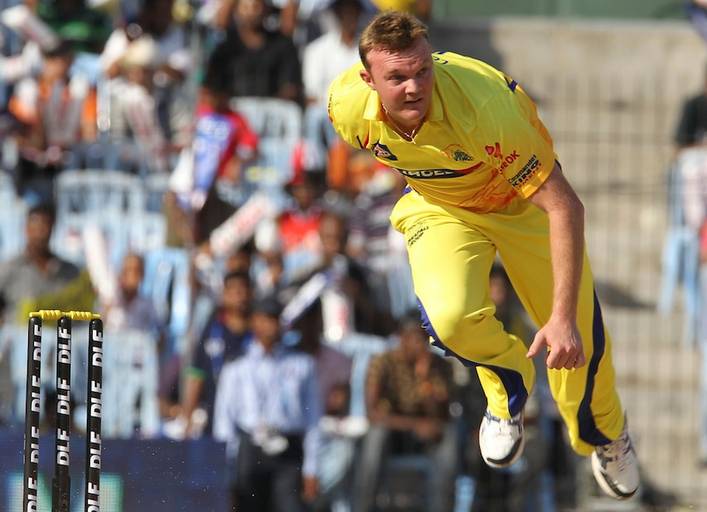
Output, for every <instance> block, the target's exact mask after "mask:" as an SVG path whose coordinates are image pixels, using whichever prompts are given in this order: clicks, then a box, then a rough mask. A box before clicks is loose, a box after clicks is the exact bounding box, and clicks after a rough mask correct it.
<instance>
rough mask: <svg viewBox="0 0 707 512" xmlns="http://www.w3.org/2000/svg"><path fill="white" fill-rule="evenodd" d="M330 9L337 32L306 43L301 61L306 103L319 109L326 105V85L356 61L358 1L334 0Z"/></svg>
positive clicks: (357, 57)
mask: <svg viewBox="0 0 707 512" xmlns="http://www.w3.org/2000/svg"><path fill="white" fill-rule="evenodd" d="M330 8H331V10H332V12H333V13H334V17H335V18H336V21H337V27H336V29H335V30H331V31H329V32H327V33H325V34H323V35H322V36H321V37H319V38H317V39H315V40H314V41H312V42H311V43H309V44H308V45H307V47H306V48H305V50H304V57H303V59H302V73H303V77H304V88H305V94H306V97H307V102H308V103H309V104H314V105H319V106H326V102H327V92H328V90H329V84H331V82H332V81H333V80H334V78H336V76H337V75H338V74H339V73H341V72H342V71H344V70H345V69H347V68H348V67H350V66H352V65H353V64H354V63H356V62H358V61H359V56H358V37H357V35H358V27H359V20H360V18H361V14H362V12H363V6H362V5H361V1H360V0H335V1H334V2H333V3H332V5H331V7H330Z"/></svg>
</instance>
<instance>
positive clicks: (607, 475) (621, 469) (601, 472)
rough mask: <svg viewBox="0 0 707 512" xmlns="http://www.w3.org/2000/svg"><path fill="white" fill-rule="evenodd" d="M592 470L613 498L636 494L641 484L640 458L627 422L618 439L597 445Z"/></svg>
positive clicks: (602, 486)
mask: <svg viewBox="0 0 707 512" xmlns="http://www.w3.org/2000/svg"><path fill="white" fill-rule="evenodd" d="M592 472H593V473H594V478H596V480H597V483H598V484H599V487H601V488H602V490H603V491H604V492H605V493H606V494H608V495H609V496H611V497H612V498H616V499H617V500H625V499H628V498H630V497H631V496H633V495H634V494H636V491H637V490H638V486H639V484H640V476H639V473H638V460H637V459H636V452H635V451H634V450H633V445H632V444H631V438H630V437H629V435H628V427H627V423H626V422H624V429H623V430H622V431H621V435H620V436H619V438H618V439H616V440H615V441H612V442H611V443H609V444H605V445H603V446H597V447H595V449H594V453H592Z"/></svg>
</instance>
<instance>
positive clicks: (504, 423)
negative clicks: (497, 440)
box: [486, 411, 523, 436]
mask: <svg viewBox="0 0 707 512" xmlns="http://www.w3.org/2000/svg"><path fill="white" fill-rule="evenodd" d="M486 417H487V418H488V419H489V420H491V421H490V425H489V426H490V427H491V428H494V429H495V430H496V432H497V433H499V434H501V435H504V436H511V435H513V434H515V433H516V431H517V430H518V429H519V428H521V426H522V424H523V420H522V418H521V416H520V414H516V415H515V416H513V417H512V418H511V419H509V420H504V419H502V418H499V417H497V416H494V415H493V414H491V413H489V412H488V411H486Z"/></svg>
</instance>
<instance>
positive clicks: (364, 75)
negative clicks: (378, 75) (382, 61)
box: [359, 68, 375, 90]
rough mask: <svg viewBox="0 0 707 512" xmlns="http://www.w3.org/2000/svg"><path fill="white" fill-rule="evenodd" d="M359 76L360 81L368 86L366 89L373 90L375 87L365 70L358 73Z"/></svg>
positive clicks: (369, 74)
mask: <svg viewBox="0 0 707 512" xmlns="http://www.w3.org/2000/svg"><path fill="white" fill-rule="evenodd" d="M359 76H360V77H361V80H363V81H364V82H366V85H368V87H370V88H371V89H373V90H375V87H373V77H372V76H371V73H370V72H369V71H368V70H367V69H366V68H363V69H362V70H361V71H359Z"/></svg>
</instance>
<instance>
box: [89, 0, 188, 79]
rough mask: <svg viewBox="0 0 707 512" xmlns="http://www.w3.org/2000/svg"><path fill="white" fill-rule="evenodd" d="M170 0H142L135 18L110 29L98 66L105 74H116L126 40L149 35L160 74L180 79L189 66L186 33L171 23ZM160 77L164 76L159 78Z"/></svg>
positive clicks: (118, 71) (184, 75) (185, 73)
mask: <svg viewBox="0 0 707 512" xmlns="http://www.w3.org/2000/svg"><path fill="white" fill-rule="evenodd" d="M173 6H174V0H144V1H143V2H142V7H141V9H140V10H139V12H138V13H137V14H136V16H135V19H132V20H128V23H127V24H126V25H125V26H123V27H120V28H117V29H115V30H114V31H113V33H112V34H111V35H110V38H109V39H108V42H107V43H106V45H105V48H104V49H103V53H102V54H101V68H102V69H103V72H104V73H105V74H106V76H107V77H109V78H116V77H117V76H119V75H120V60H121V59H122V57H123V55H125V52H126V51H127V50H128V47H129V46H130V43H131V42H132V41H135V40H137V39H139V38H140V37H143V36H149V37H150V38H152V39H153V40H154V41H155V44H156V45H157V55H156V56H155V64H156V66H157V69H158V71H161V72H163V73H165V74H166V75H167V76H166V77H164V78H171V79H173V80H179V81H181V80H183V79H184V78H185V77H186V76H187V73H188V72H189V69H190V67H191V60H192V59H191V54H190V52H189V48H188V40H187V34H186V33H185V32H184V30H183V29H182V28H181V27H180V26H178V25H176V24H175V23H174V20H173V17H172V8H173ZM163 81H164V80H163Z"/></svg>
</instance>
